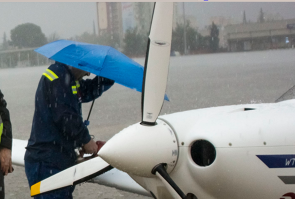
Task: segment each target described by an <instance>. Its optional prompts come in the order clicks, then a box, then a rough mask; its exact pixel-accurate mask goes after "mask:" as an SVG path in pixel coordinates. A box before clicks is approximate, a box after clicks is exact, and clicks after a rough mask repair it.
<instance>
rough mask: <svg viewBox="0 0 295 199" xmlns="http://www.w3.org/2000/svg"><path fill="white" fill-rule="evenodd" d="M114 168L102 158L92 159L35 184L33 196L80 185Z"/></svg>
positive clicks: (32, 191)
mask: <svg viewBox="0 0 295 199" xmlns="http://www.w3.org/2000/svg"><path fill="white" fill-rule="evenodd" d="M112 168H113V167H112V166H111V165H109V164H108V163H106V162H105V161H104V160H102V159H101V158H100V157H95V158H92V159H90V160H87V161H85V162H82V163H80V164H77V165H75V166H72V167H70V168H68V169H66V170H63V171H61V172H59V173H57V174H55V175H53V176H51V177H49V178H46V179H44V180H42V181H40V182H38V183H36V184H34V185H33V186H32V187H31V196H35V195H38V194H41V193H45V192H47V191H52V190H55V189H59V188H62V187H66V186H70V185H76V184H79V183H81V182H84V181H87V180H90V179H91V178H94V177H95V176H98V175H101V174H103V173H105V172H107V171H109V170H111V169H112Z"/></svg>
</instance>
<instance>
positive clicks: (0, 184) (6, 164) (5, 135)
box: [0, 90, 13, 199]
mask: <svg viewBox="0 0 295 199" xmlns="http://www.w3.org/2000/svg"><path fill="white" fill-rule="evenodd" d="M6 106H7V104H6V101H5V100H4V95H3V93H2V92H1V90H0V166H1V172H0V199H3V198H5V192H4V175H7V174H8V173H12V171H13V168H12V163H11V147H12V130H11V122H10V116H9V111H8V109H7V108H6Z"/></svg>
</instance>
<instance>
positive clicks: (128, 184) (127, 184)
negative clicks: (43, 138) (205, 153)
mask: <svg viewBox="0 0 295 199" xmlns="http://www.w3.org/2000/svg"><path fill="white" fill-rule="evenodd" d="M27 143H28V141H27V140H20V139H13V141H12V164H14V165H18V166H24V165H25V163H24V155H25V152H26V148H25V147H26V146H27ZM88 182H92V183H97V184H100V185H105V186H108V187H113V188H117V189H120V190H123V191H127V192H131V193H136V194H140V195H146V196H151V195H150V194H149V192H147V191H146V190H145V189H144V188H142V187H141V186H140V185H139V184H137V183H136V182H135V181H134V180H133V179H132V178H131V177H130V176H129V175H128V174H127V173H125V172H123V171H120V170H118V169H115V168H114V169H112V170H110V171H108V172H106V173H104V174H102V175H100V176H98V177H95V178H93V179H91V180H89V181H88Z"/></svg>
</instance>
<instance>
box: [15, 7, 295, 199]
mask: <svg viewBox="0 0 295 199" xmlns="http://www.w3.org/2000/svg"><path fill="white" fill-rule="evenodd" d="M172 10H173V4H172V3H163V2H157V3H156V4H155V9H154V14H153V20H152V26H151V31H150V35H149V48H148V52H147V57H146V62H145V75H144V84H143V85H144V88H143V92H142V121H141V122H139V123H137V124H134V125H131V126H129V127H127V128H125V129H123V130H122V131H121V132H119V133H118V134H116V135H115V136H114V137H113V138H111V139H110V140H109V141H108V142H107V143H106V144H105V145H104V146H103V147H102V148H101V150H100V151H99V153H98V156H99V157H96V158H93V159H90V160H88V161H85V162H82V163H80V164H77V165H75V166H73V167H71V168H69V169H66V170H64V171H62V172H60V173H58V174H56V175H53V176H51V177H50V178H47V179H44V180H42V181H41V182H39V183H37V184H35V185H33V186H32V187H31V195H32V196H33V195H36V194H40V193H44V192H47V191H50V190H54V189H58V188H61V187H65V186H69V185H73V184H77V183H80V182H83V181H86V180H89V179H90V178H93V177H94V176H98V175H99V176H98V177H95V178H94V179H92V181H94V182H97V183H99V184H104V185H108V186H113V187H116V188H118V189H123V190H126V191H130V192H134V193H138V194H142V195H149V196H152V197H154V198H156V199H166V198H175V199H179V198H182V199H183V198H186V199H196V198H197V199H217V198H218V199H228V198H232V199H235V198H239V199H249V198H251V199H256V198H257V199H263V198H264V199H270V198H274V199H288V198H291V199H293V198H294V199H295V168H294V167H295V153H294V151H295V136H294V135H293V133H294V132H295V100H285V101H280V102H277V103H267V104H246V105H232V106H223V107H214V108H205V109H198V110H190V111H185V112H179V113H174V114H169V115H164V116H158V115H159V113H160V110H161V107H162V104H163V100H164V95H165V89H166V82H167V74H168V65H169V56H170V44H171V32H172ZM25 146H26V141H22V140H16V139H14V141H13V150H12V151H13V154H12V159H13V163H14V164H18V165H23V164H24V161H23V157H24V153H25V150H24V147H25Z"/></svg>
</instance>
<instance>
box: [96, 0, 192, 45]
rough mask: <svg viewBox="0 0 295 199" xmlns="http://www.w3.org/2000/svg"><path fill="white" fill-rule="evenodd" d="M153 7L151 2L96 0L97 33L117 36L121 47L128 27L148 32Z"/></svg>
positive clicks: (175, 17) (176, 11)
mask: <svg viewBox="0 0 295 199" xmlns="http://www.w3.org/2000/svg"><path fill="white" fill-rule="evenodd" d="M177 6H178V3H174V15H173V17H174V20H173V27H174V28H175V27H176V22H177V18H178V7H177ZM153 9H154V3H153V2H98V3H97V17H98V19H97V21H98V35H102V34H104V33H107V34H111V36H112V37H116V36H118V37H119V40H120V42H119V46H118V47H121V46H122V44H123V39H124V35H125V33H126V31H127V30H128V29H133V28H137V31H138V32H139V33H142V34H148V33H149V30H150V26H151V20H152V13H153ZM192 21H193V20H192ZM193 23H195V22H193Z"/></svg>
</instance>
